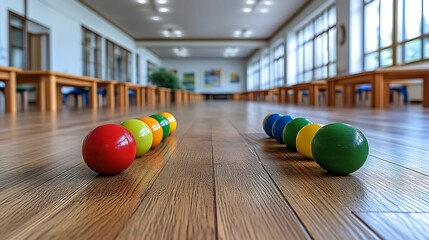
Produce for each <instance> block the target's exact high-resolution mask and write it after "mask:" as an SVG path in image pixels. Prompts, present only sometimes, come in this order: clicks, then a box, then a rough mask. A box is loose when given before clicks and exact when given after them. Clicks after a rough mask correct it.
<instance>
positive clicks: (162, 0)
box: [157, 0, 167, 4]
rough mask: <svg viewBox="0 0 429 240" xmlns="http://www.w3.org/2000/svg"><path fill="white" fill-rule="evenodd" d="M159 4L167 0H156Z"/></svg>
mask: <svg viewBox="0 0 429 240" xmlns="http://www.w3.org/2000/svg"><path fill="white" fill-rule="evenodd" d="M157 2H158V3H159V4H166V3H167V0H158V1H157Z"/></svg>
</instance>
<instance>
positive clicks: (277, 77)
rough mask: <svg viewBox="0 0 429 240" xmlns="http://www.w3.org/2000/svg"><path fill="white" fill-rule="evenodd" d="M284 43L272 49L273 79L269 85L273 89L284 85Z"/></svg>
mask: <svg viewBox="0 0 429 240" xmlns="http://www.w3.org/2000/svg"><path fill="white" fill-rule="evenodd" d="M284 50H285V47H284V43H280V44H279V45H277V47H275V48H274V61H273V78H272V83H271V85H272V86H273V87H278V86H282V85H283V84H284Z"/></svg>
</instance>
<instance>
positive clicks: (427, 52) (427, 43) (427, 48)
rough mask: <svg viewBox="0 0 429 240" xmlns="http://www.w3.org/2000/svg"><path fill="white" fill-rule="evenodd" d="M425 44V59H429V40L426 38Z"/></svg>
mask: <svg viewBox="0 0 429 240" xmlns="http://www.w3.org/2000/svg"><path fill="white" fill-rule="evenodd" d="M424 44H425V47H424V48H425V56H424V58H429V38H426V39H425V40H424Z"/></svg>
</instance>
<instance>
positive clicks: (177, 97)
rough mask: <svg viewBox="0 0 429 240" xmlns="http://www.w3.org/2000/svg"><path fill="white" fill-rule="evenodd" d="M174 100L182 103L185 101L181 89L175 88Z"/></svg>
mask: <svg viewBox="0 0 429 240" xmlns="http://www.w3.org/2000/svg"><path fill="white" fill-rule="evenodd" d="M174 102H175V103H177V104H180V103H182V102H183V93H182V90H180V89H175V90H174Z"/></svg>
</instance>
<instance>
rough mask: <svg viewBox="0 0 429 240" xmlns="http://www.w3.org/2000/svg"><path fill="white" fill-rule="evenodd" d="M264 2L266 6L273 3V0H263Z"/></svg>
mask: <svg viewBox="0 0 429 240" xmlns="http://www.w3.org/2000/svg"><path fill="white" fill-rule="evenodd" d="M264 4H265V5H267V6H270V5H273V2H272V1H265V2H264Z"/></svg>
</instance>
